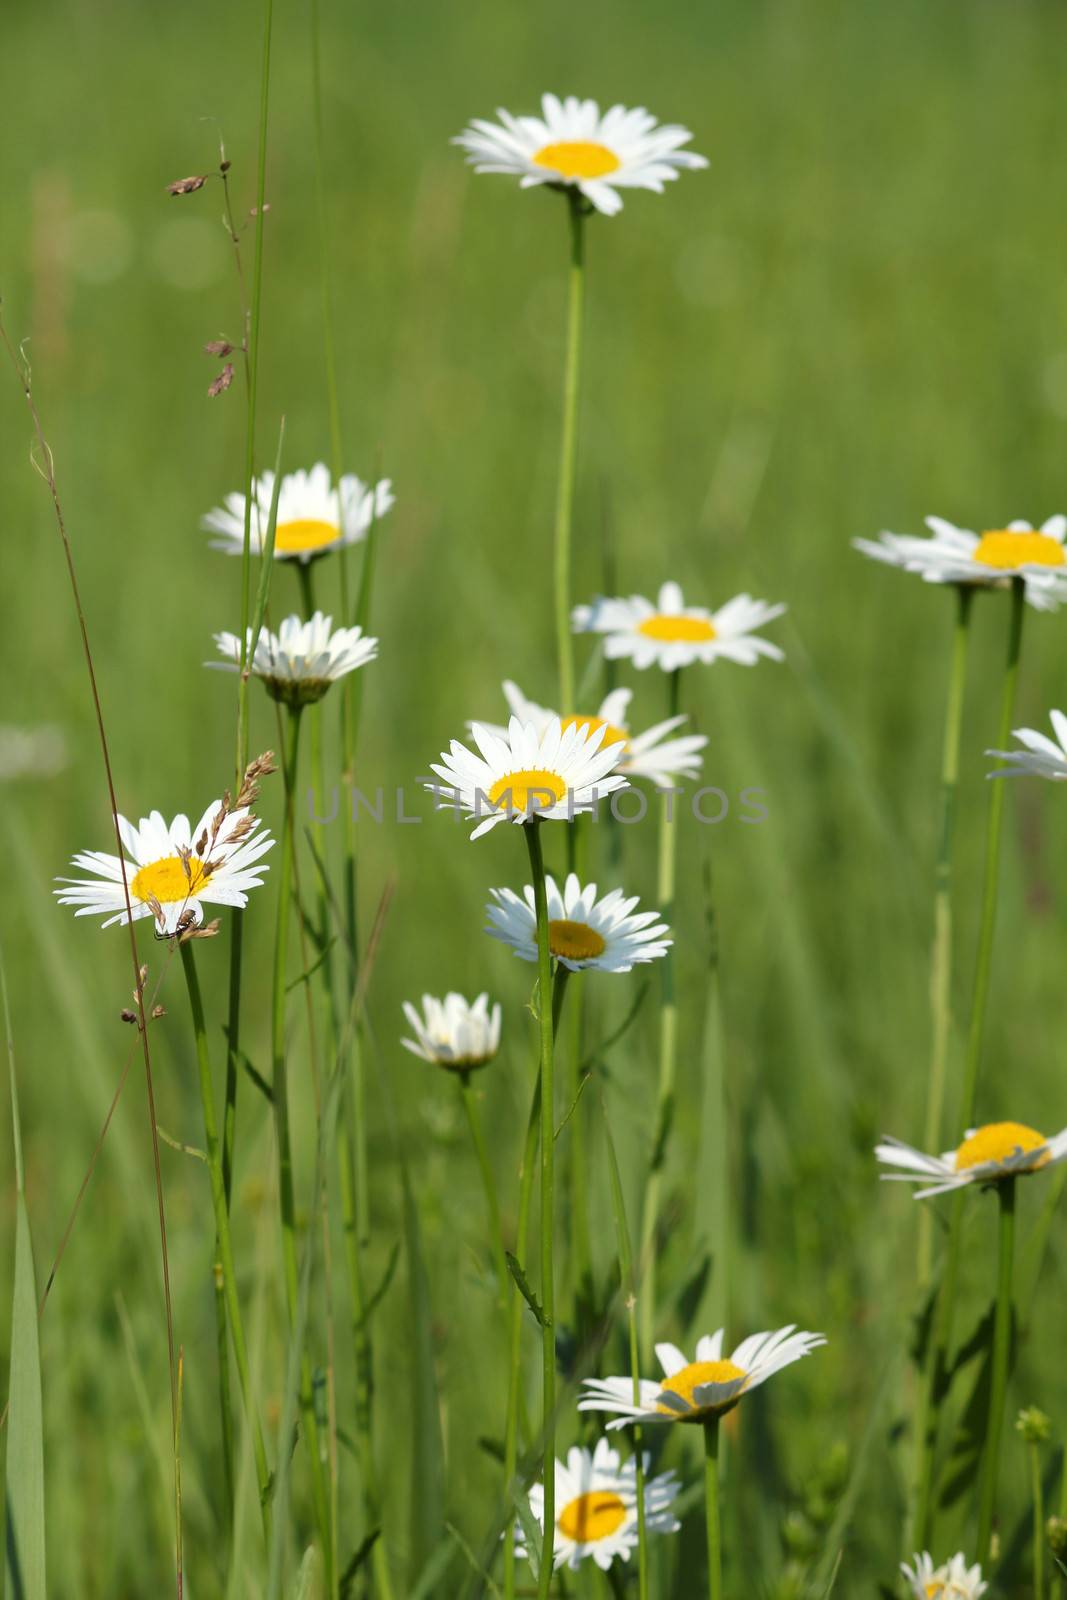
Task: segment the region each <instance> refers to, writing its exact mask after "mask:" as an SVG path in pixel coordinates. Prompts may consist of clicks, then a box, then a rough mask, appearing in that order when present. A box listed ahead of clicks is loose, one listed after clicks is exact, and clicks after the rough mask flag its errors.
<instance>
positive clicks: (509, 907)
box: [485, 872, 671, 972]
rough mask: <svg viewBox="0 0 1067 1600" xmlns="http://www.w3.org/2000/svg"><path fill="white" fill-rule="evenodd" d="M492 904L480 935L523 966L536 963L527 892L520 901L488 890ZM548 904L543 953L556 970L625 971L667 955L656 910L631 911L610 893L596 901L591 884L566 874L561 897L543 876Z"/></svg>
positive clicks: (633, 900) (629, 902)
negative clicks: (497, 943)
mask: <svg viewBox="0 0 1067 1600" xmlns="http://www.w3.org/2000/svg"><path fill="white" fill-rule="evenodd" d="M489 892H490V894H491V895H492V896H493V900H494V901H495V904H493V905H490V906H487V907H486V911H487V914H488V917H489V926H488V927H487V928H486V930H485V931H486V933H489V934H492V936H493V938H494V939H500V940H501V941H502V942H503V943H504V944H507V945H510V946H511V948H512V949H513V950H514V952H515V954H516V955H517V956H521V958H522V959H523V961H536V960H537V912H536V909H535V902H534V891H533V888H532V887H531V886H530V885H529V884H528V885H527V886H526V888H525V889H524V890H523V896H522V897H520V896H519V895H517V894H515V893H514V892H513V891H512V890H511V889H491V890H490V891H489ZM545 893H546V896H547V900H548V948H549V950H550V952H551V954H552V956H553V957H554V959H555V960H556V961H558V962H559V964H560V966H563V967H566V968H567V969H568V970H569V971H570V972H583V971H585V970H586V969H587V968H590V967H594V968H596V969H597V971H599V972H629V971H631V969H632V968H633V967H634V966H635V965H636V964H637V963H639V962H643V961H655V960H656V959H657V957H659V956H664V955H666V954H667V948H668V946H669V945H670V944H671V940H670V939H666V938H664V937H663V936H664V934H666V933H669V932H670V930H669V928H668V927H667V925H666V923H664V922H660V921H659V920H658V918H659V912H658V911H640V912H636V913H635V912H634V907H635V906H636V905H637V903H638V902H637V896H636V895H633V896H631V897H630V898H629V899H626V898H624V896H623V892H622V890H621V889H612V890H611V891H610V892H609V893H608V894H606V895H604V896H603V897H602V898H601V899H600V900H598V899H597V897H596V884H595V883H589V884H586V885H585V886H584V887H583V885H582V884H581V883H579V881H578V878H577V876H576V875H575V874H574V873H573V872H572V873H570V874H569V875H568V877H567V881H566V883H565V884H564V886H563V893H562V894H561V893H560V891H559V889H558V887H557V886H556V881H555V879H554V878H553V877H551V875H549V874H547V873H546V875H545Z"/></svg>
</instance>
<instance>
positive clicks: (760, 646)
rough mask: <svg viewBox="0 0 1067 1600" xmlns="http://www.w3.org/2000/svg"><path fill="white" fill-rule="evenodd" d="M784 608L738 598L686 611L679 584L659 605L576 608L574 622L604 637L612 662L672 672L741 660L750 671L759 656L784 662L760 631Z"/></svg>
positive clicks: (635, 600) (638, 602)
mask: <svg viewBox="0 0 1067 1600" xmlns="http://www.w3.org/2000/svg"><path fill="white" fill-rule="evenodd" d="M784 610H785V606H784V605H770V604H768V602H767V601H766V600H753V598H752V596H751V595H747V594H739V595H735V596H734V598H733V599H732V600H728V601H727V602H726V604H725V605H724V606H720V607H719V609H718V611H706V610H705V609H704V608H703V607H702V606H687V605H686V604H685V601H684V599H683V597H682V591H681V589H680V588H679V586H678V584H676V583H665V584H663V586H662V587H661V589H660V591H659V596H658V599H657V601H656V604H655V605H653V604H652V601H651V600H646V599H645V597H644V596H643V595H639V594H632V595H630V596H629V598H628V599H616V600H606V599H604V598H603V597H601V598H598V599H596V600H594V601H593V604H592V605H590V606H575V608H574V610H573V612H572V613H571V623H572V626H573V628H574V631H575V633H602V634H604V635H605V636H606V637H605V639H604V654H605V655H606V656H609V657H610V658H611V659H612V660H618V659H619V658H620V657H622V656H628V657H630V659H631V660H632V661H633V664H634V666H635V667H639V668H644V667H662V668H663V670H664V672H673V671H675V669H676V668H678V667H688V666H690V665H691V664H692V663H693V662H694V661H702V662H704V663H707V662H711V661H718V660H720V659H721V660H724V661H737V662H740V664H741V665H742V666H745V667H751V666H754V665H755V663H756V662H757V661H758V660H759V658H760V656H767V657H769V658H770V660H772V661H781V660H783V659H784V657H783V654H782V651H781V650H780V649H779V648H778V646H777V645H776V644H772V643H771V641H770V640H769V639H764V638H763V637H762V636H761V635H760V634H758V633H757V632H756V631H755V630H756V629H757V628H762V627H763V625H764V624H765V623H767V622H772V621H773V620H774V618H775V617H780V616H781V615H782V613H783V611H784Z"/></svg>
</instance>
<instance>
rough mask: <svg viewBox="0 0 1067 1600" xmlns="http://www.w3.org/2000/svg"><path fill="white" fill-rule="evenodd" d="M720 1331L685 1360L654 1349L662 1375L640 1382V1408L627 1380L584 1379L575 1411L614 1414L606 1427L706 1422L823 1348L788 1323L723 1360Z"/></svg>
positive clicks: (666, 1347) (669, 1347) (673, 1350)
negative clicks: (776, 1374)
mask: <svg viewBox="0 0 1067 1600" xmlns="http://www.w3.org/2000/svg"><path fill="white" fill-rule="evenodd" d="M722 1341H723V1330H722V1329H721V1328H720V1329H719V1331H718V1333H714V1334H705V1335H704V1337H703V1338H702V1339H701V1340H700V1341H699V1343H698V1344H697V1350H696V1359H695V1360H694V1361H689V1360H687V1359H686V1357H685V1356H684V1355H683V1353H682V1351H681V1350H679V1349H678V1348H677V1346H676V1345H673V1344H658V1345H657V1346H656V1355H657V1357H658V1358H659V1364H660V1366H661V1367H662V1368H663V1371H664V1373H665V1374H666V1376H665V1377H664V1379H663V1381H662V1382H661V1383H657V1382H656V1381H655V1380H654V1379H646V1378H642V1379H641V1400H640V1404H637V1405H635V1403H634V1386H633V1379H632V1378H629V1377H627V1378H587V1379H586V1380H585V1390H584V1392H583V1394H582V1397H581V1399H580V1400H579V1401H578V1409H579V1411H615V1412H617V1413H618V1417H617V1419H616V1420H615V1421H614V1422H609V1423H608V1427H609V1428H624V1427H626V1425H627V1423H630V1422H707V1421H708V1420H709V1418H711V1417H714V1416H718V1415H721V1414H722V1413H723V1412H724V1411H731V1410H732V1409H733V1407H734V1406H735V1405H737V1403H738V1401H739V1400H740V1399H741V1397H742V1395H745V1394H747V1393H748V1392H749V1390H750V1389H755V1388H757V1387H758V1386H759V1385H760V1384H761V1383H765V1382H766V1380H767V1379H768V1378H770V1377H772V1376H773V1375H774V1373H776V1372H780V1371H781V1370H782V1368H783V1367H788V1366H791V1365H792V1363H793V1362H794V1361H799V1360H800V1358H801V1356H807V1355H810V1354H811V1352H812V1351H813V1350H815V1349H817V1348H818V1347H819V1345H823V1344H825V1343H826V1339H825V1336H824V1335H823V1334H821V1333H798V1332H796V1330H795V1328H794V1327H793V1324H792V1323H790V1325H789V1326H788V1327H787V1328H779V1329H778V1331H777V1332H776V1333H754V1334H752V1335H751V1336H750V1337H749V1338H748V1339H746V1340H744V1342H743V1343H742V1344H739V1345H738V1347H737V1349H736V1350H735V1351H734V1353H733V1355H732V1356H731V1357H730V1358H729V1360H728V1361H726V1360H723V1354H722Z"/></svg>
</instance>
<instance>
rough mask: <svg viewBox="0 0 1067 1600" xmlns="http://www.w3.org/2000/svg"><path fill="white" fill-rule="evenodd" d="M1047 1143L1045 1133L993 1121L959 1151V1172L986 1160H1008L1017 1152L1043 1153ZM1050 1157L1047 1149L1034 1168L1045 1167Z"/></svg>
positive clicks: (978, 1131) (1018, 1124) (979, 1129)
mask: <svg viewBox="0 0 1067 1600" xmlns="http://www.w3.org/2000/svg"><path fill="white" fill-rule="evenodd" d="M1045 1143H1047V1141H1046V1139H1045V1136H1044V1134H1043V1133H1035V1132H1034V1130H1033V1128H1028V1127H1026V1125H1025V1124H1024V1123H1022V1122H990V1123H988V1124H987V1125H986V1126H985V1127H984V1128H978V1129H977V1130H976V1131H975V1132H974V1133H972V1134H971V1136H970V1138H969V1139H964V1141H963V1143H962V1144H961V1145H960V1147H959V1149H958V1150H957V1151H956V1171H957V1172H965V1171H966V1170H967V1168H968V1167H980V1166H982V1164H983V1163H984V1162H986V1161H1006V1160H1007V1159H1008V1157H1009V1156H1013V1155H1014V1154H1015V1152H1016V1151H1017V1150H1040V1148H1041V1146H1042V1145H1043V1144H1045ZM1048 1158H1049V1157H1048V1151H1047V1150H1046V1151H1045V1153H1044V1155H1043V1156H1040V1157H1039V1158H1038V1159H1037V1161H1035V1162H1034V1166H1035V1167H1043V1166H1044V1165H1045V1162H1046V1161H1047V1160H1048Z"/></svg>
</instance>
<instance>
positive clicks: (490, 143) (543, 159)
mask: <svg viewBox="0 0 1067 1600" xmlns="http://www.w3.org/2000/svg"><path fill="white" fill-rule="evenodd" d="M541 112H542V114H541V116H540V117H515V116H512V114H511V112H510V111H504V110H498V111H497V116H498V117H499V118H500V121H499V123H496V122H486V121H484V120H482V119H481V118H476V119H475V120H474V121H473V122H472V123H471V124H470V126H469V127H467V128H465V129H464V131H463V132H462V133H461V134H460V135H459V136H458V137H457V138H456V139H454V140H453V141H452V142H453V144H458V145H462V147H463V149H464V150H465V151H466V152H467V160H468V161H469V162H470V163H471V165H472V166H473V167H474V170H475V171H476V172H503V173H510V174H511V175H512V176H514V177H517V178H519V179H520V181H521V187H522V188H524V189H529V188H533V187H535V186H536V185H538V184H543V183H547V184H550V185H552V186H553V187H561V186H562V187H566V188H571V187H573V188H576V189H578V191H579V192H580V193H581V194H583V195H584V196H585V198H586V199H587V200H588V201H589V203H590V204H591V205H593V206H595V207H596V209H597V210H598V211H602V212H603V213H604V214H605V216H613V215H614V214H615V212H617V211H621V210H622V197H621V195H619V193H618V190H619V189H654V190H655V192H656V193H657V194H662V192H663V185H664V184H665V183H667V182H669V181H670V180H671V179H672V178H676V177H677V176H678V173H679V172H680V171H681V170H683V169H685V168H688V169H689V170H690V171H693V170H695V169H697V168H699V167H706V166H707V164H708V163H707V161H706V160H705V158H704V157H703V156H698V155H695V154H694V153H693V152H692V151H691V150H683V149H682V145H684V144H688V143H689V141H690V139H691V138H692V137H693V135H692V134H691V133H690V132H689V129H688V128H679V127H674V126H669V125H663V126H659V125H658V124H657V122H656V119H655V117H651V116H649V114H648V112H647V111H646V110H645V109H644V107H641V106H639V107H638V108H637V109H636V110H627V109H626V107H625V106H612V107H611V109H610V110H609V111H605V112H604V114H603V115H601V113H600V107H599V106H598V105H597V103H596V101H595V100H578V99H576V98H575V97H574V96H573V95H568V97H567V98H566V99H565V100H558V99H557V98H556V96H555V95H554V94H546V95H542V97H541Z"/></svg>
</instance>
